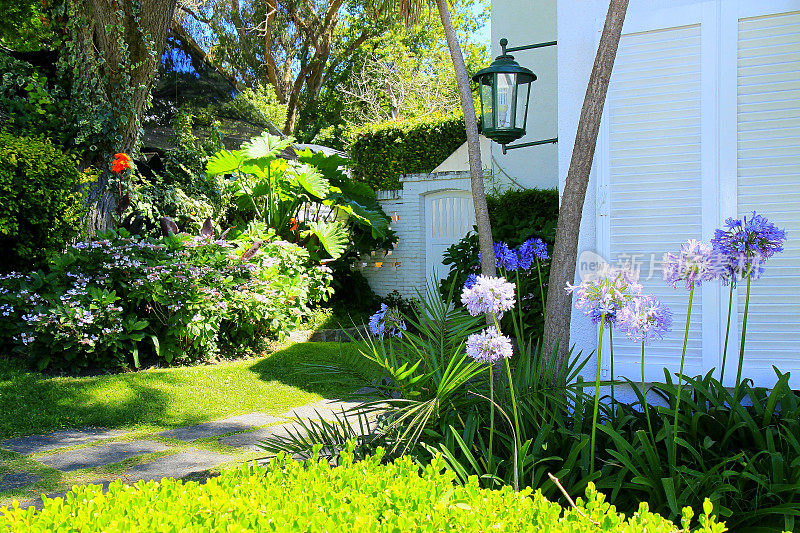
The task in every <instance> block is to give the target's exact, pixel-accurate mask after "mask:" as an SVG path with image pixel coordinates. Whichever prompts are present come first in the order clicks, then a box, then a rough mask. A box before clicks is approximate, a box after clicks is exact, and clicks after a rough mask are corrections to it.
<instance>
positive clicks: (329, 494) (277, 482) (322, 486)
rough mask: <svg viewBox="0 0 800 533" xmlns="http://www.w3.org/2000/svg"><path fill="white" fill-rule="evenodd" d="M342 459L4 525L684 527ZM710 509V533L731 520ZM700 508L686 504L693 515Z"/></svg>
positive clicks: (13, 516) (142, 493) (600, 502)
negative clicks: (719, 518)
mask: <svg viewBox="0 0 800 533" xmlns="http://www.w3.org/2000/svg"><path fill="white" fill-rule="evenodd" d="M342 459H343V461H342V465H341V466H339V467H330V466H329V465H328V463H327V461H309V462H308V463H306V464H305V465H304V464H302V463H298V462H294V461H291V460H288V459H287V456H286V455H285V454H283V455H280V456H279V457H277V458H276V459H275V460H274V461H272V462H271V463H270V465H269V466H268V467H264V466H259V465H256V464H249V465H243V466H241V467H239V468H237V469H234V470H229V471H226V472H223V473H222V475H221V476H219V477H215V478H212V479H209V480H208V481H207V482H206V483H204V484H202V485H201V484H199V483H197V482H194V481H190V482H186V483H183V482H181V481H176V480H174V479H165V480H162V481H160V482H158V483H155V482H150V483H145V482H142V481H140V482H139V483H137V484H136V485H135V486H126V485H123V484H122V483H121V482H114V483H112V484H111V486H110V487H109V490H108V494H106V495H105V496H104V495H103V491H102V487H100V486H99V485H87V486H76V487H74V488H73V490H72V492H70V493H68V494H67V496H66V498H65V499H61V498H56V499H48V500H46V501H45V503H44V508H43V509H42V510H41V511H38V512H37V511H35V510H34V509H29V510H20V509H18V508H14V507H12V508H8V509H4V510H2V511H0V529H1V530H3V531H15V532H18V533H21V532H25V531H81V532H90V531H103V532H105V533H113V532H118V531H119V532H122V531H126V532H127V531H342V532H345V531H354V532H355V531H359V532H360V531H363V532H370V533H374V532H382V531H385V532H390V531H391V532H394V531H549V532H552V533H559V532H564V533H566V532H570V533H582V532H587V533H588V532H595V531H619V532H622V531H625V532H634V531H635V532H637V533H639V532H650V533H656V532H658V533H667V532H677V531H679V530H680V528H679V527H678V526H676V525H675V524H673V523H672V522H670V521H668V520H666V519H665V518H662V517H660V516H658V515H656V514H653V513H651V512H649V511H648V509H647V504H642V505H641V507H640V508H639V511H638V512H637V513H635V514H633V515H632V516H630V517H626V516H625V515H622V514H619V513H617V512H616V510H615V509H614V508H613V507H612V506H610V505H609V504H608V503H606V502H605V499H604V497H603V495H602V494H599V493H597V492H596V491H595V490H594V487H593V486H591V485H590V486H589V488H588V489H587V490H586V499H585V500H584V499H583V498H578V500H577V502H576V507H575V508H567V509H564V508H562V507H561V506H560V505H558V504H557V503H553V502H550V501H548V500H546V499H545V498H544V497H543V496H542V495H541V493H538V492H537V493H535V494H531V490H530V489H526V490H524V491H521V492H519V493H517V492H514V491H513V490H511V488H510V487H505V488H503V489H502V490H483V489H480V488H479V487H478V482H477V479H476V478H473V479H472V480H471V481H470V482H469V483H468V484H467V485H465V486H455V485H454V483H453V481H454V477H455V476H454V474H452V473H450V472H442V470H443V467H444V462H443V461H442V460H441V459H440V458H436V459H434V461H433V462H432V463H431V464H429V465H427V466H425V467H424V468H420V467H419V466H417V465H416V464H415V463H414V462H413V461H412V460H411V459H409V458H407V457H406V458H403V459H399V460H397V461H394V462H393V463H389V464H386V465H382V464H381V454H380V453H379V454H377V455H376V456H373V457H368V458H366V459H364V460H363V461H359V462H355V463H354V461H353V456H352V454H347V453H345V454H343V456H342ZM704 507H705V509H704V514H702V515H700V517H699V522H700V524H701V526H700V527H699V528H698V529H697V531H700V532H708V533H711V532H714V533H718V532H719V533H721V532H722V531H724V526H723V525H722V524H719V523H717V522H716V521H715V520H714V519H713V518H711V517H710V516H709V513H710V511H711V509H710V508H711V504H710V503H707V504H706V505H705V506H704ZM692 516H693V513H692V511H691V509H686V510H685V513H684V518H685V519H687V522H688V519H690V518H691V517H692Z"/></svg>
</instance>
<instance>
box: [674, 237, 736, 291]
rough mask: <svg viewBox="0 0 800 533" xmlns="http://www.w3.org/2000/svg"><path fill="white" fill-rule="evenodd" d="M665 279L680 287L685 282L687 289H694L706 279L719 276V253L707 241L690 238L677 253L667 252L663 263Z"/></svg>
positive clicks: (675, 286) (720, 268) (709, 279)
mask: <svg viewBox="0 0 800 533" xmlns="http://www.w3.org/2000/svg"><path fill="white" fill-rule="evenodd" d="M661 266H662V269H663V274H664V281H666V282H667V283H668V284H670V285H672V287H673V288H677V287H678V283H679V282H683V283H684V285H685V286H686V288H687V289H694V288H695V287H699V286H700V285H702V283H703V282H704V281H712V280H714V279H716V278H717V277H719V275H720V272H721V270H722V267H721V265H720V261H719V258H718V256H717V254H715V253H714V251H713V249H712V248H711V245H710V244H709V243H707V242H705V241H698V240H696V239H690V240H688V241H686V244H684V245H682V246H681V250H680V252H678V253H677V254H672V253H666V254H664V259H663V260H662V263H661Z"/></svg>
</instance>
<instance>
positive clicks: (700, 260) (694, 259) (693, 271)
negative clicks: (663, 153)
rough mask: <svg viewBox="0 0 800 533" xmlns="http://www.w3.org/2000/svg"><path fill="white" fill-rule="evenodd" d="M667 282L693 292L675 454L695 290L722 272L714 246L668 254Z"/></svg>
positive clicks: (700, 244) (693, 244)
mask: <svg viewBox="0 0 800 533" xmlns="http://www.w3.org/2000/svg"><path fill="white" fill-rule="evenodd" d="M663 270H664V280H665V281H666V282H667V283H669V284H670V285H672V287H673V288H678V283H679V282H681V281H682V282H683V283H684V285H685V286H686V288H687V289H689V306H688V310H687V312H686V328H685V331H684V335H683V349H682V351H681V366H680V370H679V371H678V394H677V396H676V398H675V421H674V424H673V433H672V446H673V452H674V453H677V449H678V441H677V438H678V410H679V409H680V405H681V392H682V391H683V368H684V363H685V362H686V346H687V344H688V342H689V324H690V323H691V319H692V303H693V302H694V289H695V287H699V286H700V285H701V284H702V283H703V282H704V281H711V280H713V279H716V278H717V277H718V276H719V274H720V272H721V267H720V262H719V258H718V257H717V256H716V254H714V252H713V250H712V248H711V245H710V244H709V243H707V242H704V241H698V240H695V239H690V240H688V241H687V242H686V244H684V245H683V246H681V249H680V252H678V253H677V254H671V253H666V254H664V261H663Z"/></svg>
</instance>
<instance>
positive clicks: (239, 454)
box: [0, 400, 360, 507]
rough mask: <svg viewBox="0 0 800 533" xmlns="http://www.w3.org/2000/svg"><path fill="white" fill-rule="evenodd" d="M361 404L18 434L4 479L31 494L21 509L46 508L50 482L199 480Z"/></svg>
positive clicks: (1, 446) (8, 448)
mask: <svg viewBox="0 0 800 533" xmlns="http://www.w3.org/2000/svg"><path fill="white" fill-rule="evenodd" d="M359 403H360V402H357V401H352V400H350V401H346V400H322V401H320V402H317V403H314V404H310V405H304V406H301V407H296V408H294V409H292V410H290V411H287V412H286V413H283V414H281V415H277V416H270V415H266V414H264V413H259V412H255V413H249V414H244V415H239V416H231V417H228V418H225V419H222V420H217V421H213V422H206V423H203V424H197V425H194V426H185V427H179V428H175V429H172V430H169V431H163V432H161V433H151V434H143V433H141V432H128V431H125V430H115V429H103V428H84V429H73V430H63V431H55V432H53V433H49V434H47V435H34V436H29V437H15V438H12V439H7V440H5V441H0V452H3V454H4V458H5V459H6V462H7V463H9V464H14V465H16V467H12V470H11V472H9V473H6V474H5V475H3V474H0V491H14V494H27V495H28V496H29V498H28V499H26V498H25V496H18V497H17V499H18V500H20V506H21V507H28V506H31V505H33V506H36V507H38V506H40V505H41V498H36V495H38V494H41V493H42V492H46V491H44V490H42V489H41V485H42V483H40V482H42V481H43V477H47V478H49V479H51V480H53V479H55V480H56V481H55V485H56V486H60V487H61V488H62V489H63V488H65V487H66V486H67V485H65V484H69V486H71V485H72V484H81V483H93V484H102V485H103V486H108V484H109V483H110V482H111V481H114V480H116V479H121V480H122V481H124V482H126V483H135V482H136V481H139V480H145V481H149V480H159V479H161V478H164V477H174V478H185V477H187V476H190V477H192V475H194V476H197V475H198V473H203V472H206V471H208V470H210V469H214V468H216V467H219V466H222V465H234V464H238V463H241V462H244V461H249V460H253V459H257V458H261V457H264V456H265V455H267V452H266V451H264V450H263V449H261V448H260V447H259V446H258V443H260V442H263V441H264V440H266V439H268V438H269V437H271V436H277V435H286V434H287V429H296V428H299V427H300V426H299V425H297V424H296V421H295V420H296V419H297V418H299V419H312V420H316V419H318V418H319V417H320V416H321V417H322V418H325V419H327V420H332V419H333V418H334V413H336V414H339V415H341V413H342V410H345V411H347V410H348V409H352V408H353V407H356V406H357V405H358V404H359ZM293 421H294V422H293ZM9 452H13V453H9ZM9 458H10V459H11V460H10V461H9ZM20 464H22V465H23V467H20V466H19V465H20ZM5 470H8V468H5ZM200 477H201V479H202V478H203V477H204V476H203V475H202V474H201V475H200ZM44 484H45V486H47V483H44ZM50 484H51V486H52V485H53V482H52V481H51V482H50ZM37 489H38V492H37ZM63 495H64V492H63V491H61V492H52V493H50V494H48V497H56V496H63ZM23 500H24V501H23Z"/></svg>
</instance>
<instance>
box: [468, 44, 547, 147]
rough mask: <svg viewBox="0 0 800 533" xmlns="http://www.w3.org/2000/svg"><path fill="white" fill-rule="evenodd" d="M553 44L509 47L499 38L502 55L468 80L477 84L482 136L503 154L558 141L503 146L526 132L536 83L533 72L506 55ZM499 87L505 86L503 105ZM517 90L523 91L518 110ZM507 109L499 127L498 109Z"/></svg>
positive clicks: (544, 140) (545, 140)
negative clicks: (494, 143) (501, 149)
mask: <svg viewBox="0 0 800 533" xmlns="http://www.w3.org/2000/svg"><path fill="white" fill-rule="evenodd" d="M556 44H557V41H548V42H544V43H536V44H530V45H524V46H517V47H512V48H509V47H508V39H505V38H503V39H500V47H501V49H502V53H501V54H500V55H499V56H498V57H497V58H496V59H495V60H494V61H493V62H492V64H491V65H489V66H488V67H486V68H484V69H481V70H479V71H478V72H476V73H475V75H474V76H473V77H472V79H473V81H475V82H477V83H478V91H479V96H480V101H481V116H480V124H481V129H482V133H483V135H485V136H486V137H488V138H489V139H491V140H493V141H495V142H497V143H498V144H500V145H502V147H503V153H504V154H505V153H506V151H507V150H513V149H514V148H523V147H526V146H538V145H542V144H551V143H557V142H558V137H555V138H552V139H543V140H541V141H532V142H526V143H519V144H515V145H512V146H507V145H508V144H509V143H510V142H512V141H515V140H517V139H519V138H520V137H523V136H524V135H525V133H526V128H527V123H528V104H529V103H530V94H531V84H532V83H533V82H534V81H536V78H537V77H536V74H534V73H533V71H531V70H530V69H528V68H525V67H523V66H521V65H520V64H519V63H517V62H516V61H515V60H514V56H512V55H510V54H509V52H516V51H518V50H531V49H534V48H544V47H547V46H555V45H556ZM501 80H502V81H501ZM501 84H504V85H505V86H506V87H508V88H507V89H506V90H504V91H502V92H504V93H505V94H504V95H503V96H505V97H506V98H505V99H507V100H508V101H507V102H505V103H503V100H504V99H502V98H501V95H500V94H499V91H498V87H500V85H501ZM521 90H524V91H526V94H525V95H524V100H523V101H522V102H523V103H522V109H520V108H519V107H520V101H521V100H520V98H519V96H520V94H519V92H520V91H521ZM509 91H510V94H509ZM508 107H510V109H509V110H508V111H507V112H506V113H505V114H506V117H507V121H506V124H501V123H499V121H498V109H500V108H508ZM520 113H522V115H521V118H522V124H520V123H519V120H518V117H520Z"/></svg>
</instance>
